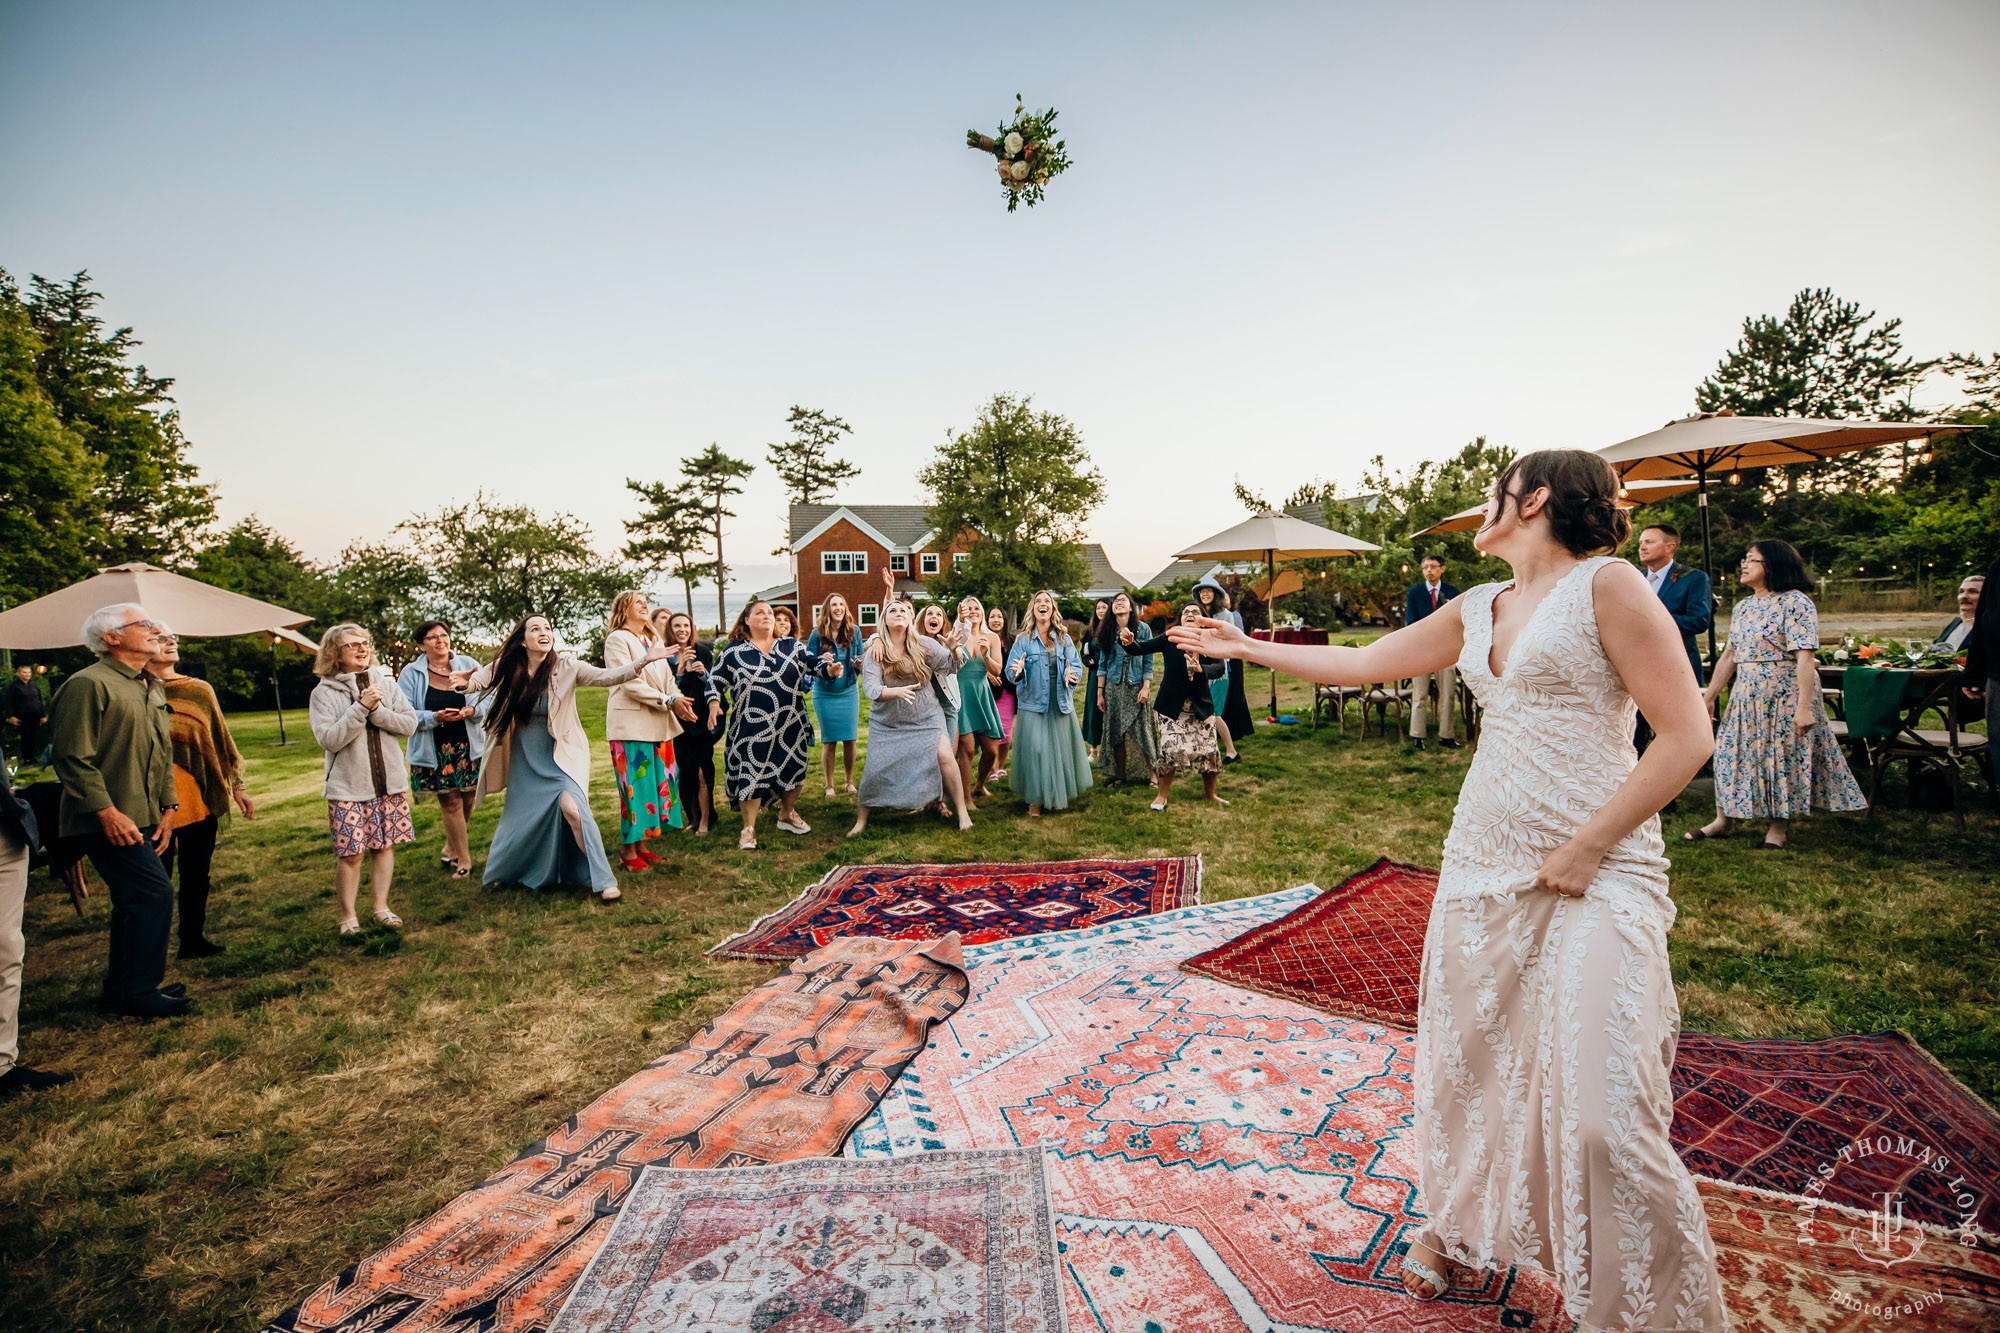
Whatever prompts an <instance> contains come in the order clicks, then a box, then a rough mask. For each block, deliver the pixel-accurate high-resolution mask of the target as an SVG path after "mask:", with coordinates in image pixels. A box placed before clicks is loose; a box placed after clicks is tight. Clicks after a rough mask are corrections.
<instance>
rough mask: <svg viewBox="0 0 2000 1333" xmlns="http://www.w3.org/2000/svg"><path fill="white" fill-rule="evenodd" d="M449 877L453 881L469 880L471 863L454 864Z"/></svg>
mask: <svg viewBox="0 0 2000 1333" xmlns="http://www.w3.org/2000/svg"><path fill="white" fill-rule="evenodd" d="M451 877H452V878H453V879H471V878H472V862H471V861H466V862H465V863H464V864H463V865H458V864H454V865H453V866H452V868H451Z"/></svg>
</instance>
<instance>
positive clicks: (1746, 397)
mask: <svg viewBox="0 0 2000 1333" xmlns="http://www.w3.org/2000/svg"><path fill="white" fill-rule="evenodd" d="M1902 327H1903V321H1902V320H1900V319H1890V320H1884V321H1882V322H1881V323H1880V324H1876V323H1875V312H1874V311H1872V310H1870V311H1867V312H1865V313H1864V312H1863V311H1862V309H1861V307H1860V306H1859V305H1857V304H1856V303H1855V302H1853V301H1843V300H1841V299H1839V298H1838V297H1836V296H1835V295H1834V294H1833V292H1832V291H1830V290H1829V289H1827V288H1825V287H1809V288H1807V289H1806V290H1805V291H1802V292H1800V293H1799V294H1798V295H1797V296H1795V297H1793V298H1792V303H1791V305H1790V307H1788V308H1787V309H1786V311H1785V313H1784V315H1783V316H1781V317H1780V316H1773V315H1755V316H1752V317H1750V318H1748V319H1746V320H1744V321H1743V335H1742V337H1741V338H1739V339H1738V340H1737V343H1736V346H1735V347H1734V348H1732V349H1731V350H1730V351H1729V353H1728V355H1726V356H1724V357H1723V358H1722V360H1721V361H1720V362H1719V363H1718V364H1717V365H1716V368H1715V372H1714V373H1713V374H1711V375H1710V376H1709V377H1708V378H1707V379H1705V380H1703V381H1702V382H1701V386H1700V387H1699V388H1697V389H1696V390H1695V395H1694V400H1695V406H1696V407H1697V408H1699V409H1700V410H1701V411H1703V412H1720V411H1724V410H1728V411H1732V412H1735V413H1736V414H1737V415H1739V416H1756V417H1861V418H1872V419H1876V420H1887V421H1906V420H1908V419H1910V418H1911V417H1912V416H1914V415H1915V412H1914V410H1913V409H1912V407H1911V405H1910V401H1909V396H1910V393H1911V391H1912V390H1913V389H1914V388H1915V387H1916V385H1917V383H1918V381H1920V380H1922V379H1923V377H1924V376H1925V375H1927V374H1929V373H1930V372H1931V371H1932V370H1933V369H1935V368H1936V367H1937V365H1938V362H1937V361H1935V360H1931V361H1919V360H1916V359H1914V358H1912V357H1908V356H1905V355H1904V354H1903V334H1902ZM1885 461H1886V460H1885V457H1884V455H1883V454H1881V453H1880V452H1878V451H1875V450H1868V451H1864V452H1862V453H1858V454H1845V455H1842V456H1840V457H1837V458H1830V459H1826V460H1823V461H1820V462H1814V463H1788V464H1786V465H1784V467H1782V468H1781V469H1780V471H1781V472H1782V474H1783V477H1784V487H1785V492H1786V494H1788V495H1790V494H1795V493H1796V492H1797V491H1798V489H1799V487H1800V485H1801V484H1802V483H1803V484H1804V485H1805V486H1806V488H1807V489H1819V490H1841V489H1855V488H1859V487H1873V486H1878V485H1879V484H1880V483H1881V481H1882V480H1883V476H1884V470H1885ZM1904 461H1905V462H1906V461H1907V459H1906V458H1905V460H1904Z"/></svg>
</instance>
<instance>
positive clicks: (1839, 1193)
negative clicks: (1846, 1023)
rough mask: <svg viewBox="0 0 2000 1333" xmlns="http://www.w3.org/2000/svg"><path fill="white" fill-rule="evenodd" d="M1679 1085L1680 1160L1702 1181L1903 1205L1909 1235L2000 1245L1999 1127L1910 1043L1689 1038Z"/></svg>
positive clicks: (1858, 1203) (1678, 1067) (1893, 1035)
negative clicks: (1979, 1234) (1926, 1229)
mask: <svg viewBox="0 0 2000 1333" xmlns="http://www.w3.org/2000/svg"><path fill="white" fill-rule="evenodd" d="M1673 1077H1674V1148H1675V1149H1676V1150H1677V1151H1678V1152H1679V1153H1680V1155H1681V1160H1682V1161H1684V1162H1686V1163H1687V1164H1688V1169H1689V1170H1691V1171H1693V1172H1694V1173H1695V1174H1697V1175H1703V1176H1712V1177H1714V1178H1715V1179H1717V1180H1726V1181H1733V1182H1735V1183H1737V1184H1742V1185H1753V1186H1756V1187H1758V1188H1761V1189H1767V1190H1775V1191H1778V1192H1779V1193H1783V1194H1799V1193H1803V1192H1805V1191H1806V1190H1807V1189H1808V1187H1809V1186H1810V1187H1812V1189H1813V1190H1814V1192H1816V1193H1817V1194H1819V1196H1820V1197H1822V1198H1824V1199H1826V1200H1827V1201H1828V1202H1830V1203H1841V1204H1849V1205H1852V1206H1853V1207H1856V1208H1863V1209H1872V1208H1876V1207H1879V1206H1880V1205H1881V1202H1882V1196H1883V1195H1884V1194H1893V1195H1896V1196H1898V1198H1899V1201H1900V1206H1901V1208H1902V1211H1903V1215H1904V1216H1905V1217H1907V1218H1909V1219H1910V1220H1912V1221H1918V1222H1927V1223H1931V1224H1933V1225H1936V1226H1942V1227H1962V1226H1964V1225H1965V1224H1966V1223H1967V1222H1968V1221H1971V1222H1974V1223H1976V1224H1977V1225H1978V1226H1979V1227H1980V1228H1982V1229H1983V1230H1985V1231H1987V1232H1989V1233H1995V1234H2000V1117H1996V1116H1995V1115H1994V1113H1993V1108H1991V1107H1989V1106H1988V1105H1986V1103H1985V1102H1983V1101H1981V1100H1980V1099H1979V1098H1978V1097H1977V1096H1976V1095H1974V1094H1973V1093H1972V1092H1971V1090H1969V1089H1968V1088H1966V1087H1965V1086H1964V1085H1962V1084H1961V1083H1959V1082H1958V1080H1956V1079H1954V1078H1953V1077H1952V1076H1951V1075H1950V1074H1949V1073H1947V1072H1945V1070H1944V1068H1943V1067H1942V1066H1940V1065H1939V1064H1938V1063H1937V1061H1936V1060H1934V1059H1932V1058H1931V1055H1930V1053H1929V1052H1927V1051H1926V1050H1924V1048H1923V1047H1921V1046H1919V1045H1917V1043H1916V1042H1914V1041H1912V1040H1911V1039H1910V1038H1909V1036H1908V1035H1906V1034H1904V1033H1901V1032H1882V1033H1877V1034H1875V1035H1874V1036H1868V1037H1833V1038H1830V1039H1828V1040H1825V1041H1736V1040H1733V1039H1731V1038H1728V1037H1711V1036H1708V1035H1707V1034H1705V1033H1700V1032H1683V1033H1682V1034H1681V1040H1680V1048H1679V1051H1678V1053H1677V1054H1676V1056H1675V1059H1674V1075H1673ZM1864 1145H1865V1146H1864ZM1941 1157H1942V1158H1945V1159H1948V1161H1949V1166H1948V1167H1947V1168H1944V1169H1939V1168H1938V1166H1937V1159H1938V1158H1941ZM1815 1180H1818V1181H1819V1182H1820V1183H1819V1184H1818V1185H1813V1182H1814V1181H1815Z"/></svg>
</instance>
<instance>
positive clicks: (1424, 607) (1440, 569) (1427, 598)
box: [1403, 555, 1458, 750]
mask: <svg viewBox="0 0 2000 1333" xmlns="http://www.w3.org/2000/svg"><path fill="white" fill-rule="evenodd" d="M1417 567H1418V568H1419V569H1421V570H1423V572H1424V581H1423V582H1422V583H1418V584H1415V585H1413V586H1412V587H1411V588H1410V590H1409V591H1408V592H1407V593H1405V594H1404V595H1403V623H1404V624H1405V625H1414V624H1416V623H1417V622H1418V621H1419V620H1422V619H1423V618H1424V617H1425V616H1427V615H1430V614H1431V613H1432V612H1433V611H1435V610H1437V609H1438V608H1439V607H1441V606H1443V605H1444V604H1445V603H1446V602H1448V601H1450V600H1451V599H1452V598H1454V597H1456V596H1458V589H1456V588H1454V587H1452V586H1451V585H1450V584H1449V583H1446V582H1445V581H1444V561H1443V560H1442V559H1441V558H1440V557H1438V556H1434V555H1427V556H1425V557H1424V558H1423V560H1422V562H1421V563H1420V564H1419V565H1418V566H1417ZM1433 675H1435V676H1436V677H1437V687H1438V744H1439V745H1440V746H1442V747H1443V748H1445V749H1447V750H1456V749H1457V748H1458V741H1457V740H1456V739H1455V738H1454V737H1453V736H1452V721H1453V714H1454V713H1455V712H1456V710H1457V704H1458V697H1457V696H1458V670H1457V668H1455V667H1440V668H1439V669H1438V670H1437V671H1435V672H1427V673H1425V674H1424V675H1421V676H1418V677H1416V678H1415V679H1413V680H1412V681H1411V682H1410V695H1411V698H1410V741H1411V744H1412V745H1414V746H1415V747H1416V748H1417V749H1419V750H1421V749H1423V748H1424V731H1425V729H1426V725H1427V723H1428V721H1429V718H1428V713H1429V710H1430V701H1431V677H1432V676H1433Z"/></svg>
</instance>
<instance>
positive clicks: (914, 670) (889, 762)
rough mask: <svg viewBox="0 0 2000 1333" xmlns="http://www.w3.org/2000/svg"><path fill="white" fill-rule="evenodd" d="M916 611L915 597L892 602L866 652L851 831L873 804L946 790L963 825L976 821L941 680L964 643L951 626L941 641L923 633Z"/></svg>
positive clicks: (898, 806)
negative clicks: (864, 721)
mask: <svg viewBox="0 0 2000 1333" xmlns="http://www.w3.org/2000/svg"><path fill="white" fill-rule="evenodd" d="M911 619H912V617H911V612H910V604H909V603H908V602H891V603H889V605H888V606H887V607H885V608H884V609H883V612H882V628H881V629H879V630H877V631H876V632H875V637H874V638H872V639H870V640H869V641H868V651H867V652H865V653H863V654H862V655H861V692H862V693H863V694H864V695H866V696H868V759H867V765H866V767H864V768H863V769H862V772H861V794H860V796H859V797H858V798H857V800H856V804H857V805H858V806H859V807H860V808H859V809H858V810H857V811H856V813H855V820H854V827H853V828H851V829H849V830H848V833H847V836H848V837H850V838H852V837H854V836H855V835H856V834H858V833H860V832H861V831H862V830H864V829H866V828H867V827H868V812H869V810H870V809H876V808H879V809H889V810H921V809H923V808H924V807H925V806H927V805H929V804H931V802H933V801H935V800H937V799H938V798H939V795H940V794H941V793H942V792H947V791H948V792H950V793H951V798H952V801H953V803H954V804H955V805H957V807H958V826H959V827H960V828H961V829H969V828H971V827H972V814H971V812H970V811H968V810H967V809H966V806H965V785H964V784H963V783H962V782H961V781H960V780H959V775H958V756H957V754H956V743H957V740H958V737H957V736H956V735H951V736H949V737H947V733H946V729H945V717H944V706H943V704H941V703H940V702H939V693H940V689H939V687H938V686H937V684H936V682H937V681H938V680H939V679H940V678H941V677H943V676H944V675H945V674H946V673H948V672H955V671H956V670H957V669H958V667H959V666H960V664H962V663H963V662H964V660H965V648H964V645H963V644H961V643H960V642H959V639H958V633H957V631H956V630H949V631H947V632H946V633H945V635H944V642H943V643H939V642H938V641H937V640H936V639H931V638H926V637H924V636H923V635H921V634H919V633H917V632H916V630H915V629H914V628H913V627H912V625H911ZM954 730H955V729H954Z"/></svg>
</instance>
